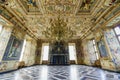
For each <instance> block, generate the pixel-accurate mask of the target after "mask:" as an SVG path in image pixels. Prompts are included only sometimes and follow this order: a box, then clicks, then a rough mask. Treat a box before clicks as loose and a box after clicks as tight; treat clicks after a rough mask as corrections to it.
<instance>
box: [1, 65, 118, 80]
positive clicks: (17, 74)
mask: <svg viewBox="0 0 120 80" xmlns="http://www.w3.org/2000/svg"><path fill="white" fill-rule="evenodd" d="M0 80H120V73H115V72H109V71H106V70H102V69H99V68H95V67H89V66H83V65H68V66H47V65H37V66H32V67H26V68H22V69H19V70H17V71H13V72H9V73H4V74H0Z"/></svg>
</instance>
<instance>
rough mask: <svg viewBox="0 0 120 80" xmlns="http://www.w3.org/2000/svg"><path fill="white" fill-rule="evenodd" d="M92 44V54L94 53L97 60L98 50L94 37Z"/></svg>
mask: <svg viewBox="0 0 120 80" xmlns="http://www.w3.org/2000/svg"><path fill="white" fill-rule="evenodd" d="M92 44H93V48H94V54H95V55H96V60H98V59H99V55H98V50H97V46H96V42H95V39H92Z"/></svg>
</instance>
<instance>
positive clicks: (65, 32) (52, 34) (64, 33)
mask: <svg viewBox="0 0 120 80" xmlns="http://www.w3.org/2000/svg"><path fill="white" fill-rule="evenodd" d="M67 23H68V19H64V18H62V17H60V15H59V16H58V17H57V18H55V19H50V21H49V24H50V26H49V27H47V28H46V29H45V30H44V31H43V32H42V34H43V35H44V36H45V37H46V38H47V39H49V40H51V41H67V40H69V39H70V38H72V37H73V36H74V35H75V31H74V30H73V29H72V27H70V26H68V25H67Z"/></svg>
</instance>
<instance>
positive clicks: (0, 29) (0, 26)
mask: <svg viewBox="0 0 120 80" xmlns="http://www.w3.org/2000/svg"><path fill="white" fill-rule="evenodd" d="M1 31H2V25H0V33H1Z"/></svg>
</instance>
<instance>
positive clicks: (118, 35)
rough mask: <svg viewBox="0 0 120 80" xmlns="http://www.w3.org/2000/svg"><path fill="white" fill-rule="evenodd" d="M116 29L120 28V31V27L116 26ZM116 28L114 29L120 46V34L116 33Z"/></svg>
mask: <svg viewBox="0 0 120 80" xmlns="http://www.w3.org/2000/svg"><path fill="white" fill-rule="evenodd" d="M116 27H118V28H119V30H120V26H116ZM116 27H114V28H113V31H114V33H115V36H116V38H117V40H118V42H119V44H120V39H119V37H120V34H117V32H116V31H115V28H116Z"/></svg>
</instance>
